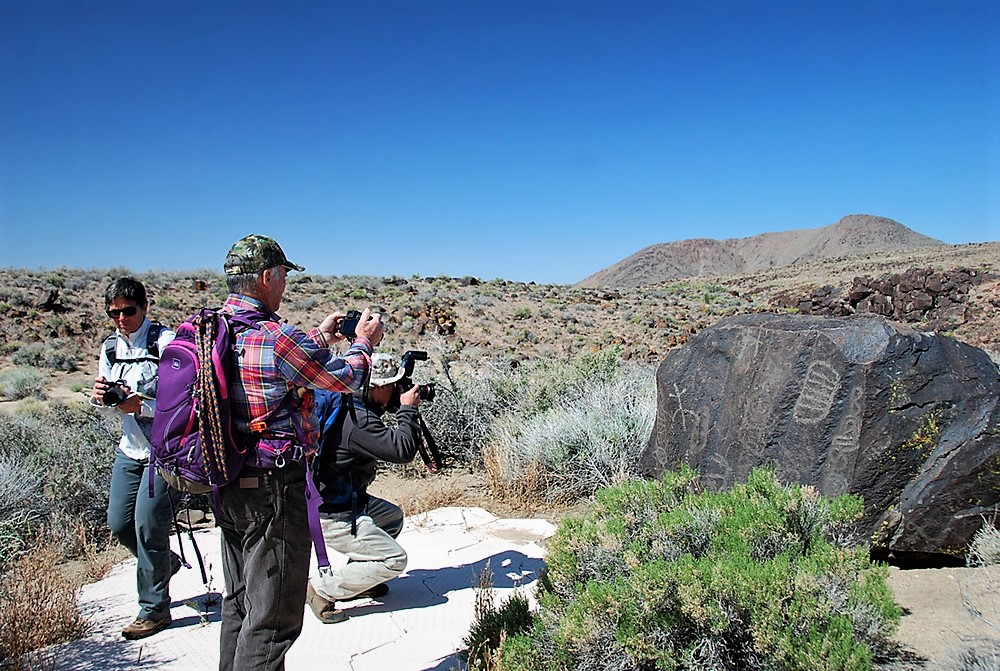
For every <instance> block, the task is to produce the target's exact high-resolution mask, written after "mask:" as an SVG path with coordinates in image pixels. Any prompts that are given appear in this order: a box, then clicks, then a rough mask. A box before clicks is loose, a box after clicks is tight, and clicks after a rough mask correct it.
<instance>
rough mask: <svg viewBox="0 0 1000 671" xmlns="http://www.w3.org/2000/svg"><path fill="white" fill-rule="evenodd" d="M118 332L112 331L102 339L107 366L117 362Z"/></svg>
mask: <svg viewBox="0 0 1000 671" xmlns="http://www.w3.org/2000/svg"><path fill="white" fill-rule="evenodd" d="M117 349H118V334H117V333H112V334H111V335H109V336H108V337H107V338H105V339H104V357H105V358H106V359H107V360H108V366H110V367H112V368H113V367H114V365H115V364H116V363H118V355H117V353H116V350H117Z"/></svg>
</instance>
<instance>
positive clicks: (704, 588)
mask: <svg viewBox="0 0 1000 671" xmlns="http://www.w3.org/2000/svg"><path fill="white" fill-rule="evenodd" d="M861 510H862V502H861V501H860V500H859V499H857V498H856V497H852V496H842V497H838V498H836V499H833V500H828V499H825V498H823V497H820V496H819V495H818V494H817V493H816V491H815V490H814V489H812V488H810V487H804V486H784V485H781V484H780V483H778V481H777V480H776V478H775V476H774V474H773V472H772V471H770V470H767V469H760V470H757V471H754V472H753V473H752V474H751V475H750V477H749V478H748V480H747V482H746V483H745V484H741V485H737V486H735V487H733V488H732V490H730V491H727V492H721V493H711V492H705V491H701V489H700V486H699V483H698V479H697V477H696V475H695V474H694V473H693V472H692V471H690V470H688V469H684V470H682V471H679V472H676V473H668V474H666V475H664V477H663V478H662V479H661V480H659V481H653V482H645V481H632V482H629V483H626V484H623V485H621V486H618V487H612V488H608V489H604V490H601V491H600V492H598V494H597V497H596V501H595V503H594V504H593V508H592V512H591V513H590V514H588V515H587V516H586V517H585V518H579V519H577V518H571V519H567V520H564V521H563V523H562V525H561V526H560V529H559V531H558V533H557V534H556V536H555V537H554V539H553V540H552V542H551V544H550V547H549V550H548V554H547V564H548V572H547V574H546V575H545V577H544V579H543V580H542V581H541V583H540V589H539V597H540V609H539V611H538V613H537V615H536V617H535V619H534V623H533V625H532V628H531V630H530V632H528V633H525V634H520V635H514V636H511V637H508V638H507V639H506V641H505V642H504V644H503V645H502V646H501V649H500V651H499V654H498V655H494V659H497V660H498V663H497V668H498V669H505V670H508V671H513V670H519V671H528V670H531V671H535V670H545V669H552V670H555V669H559V670H561V671H564V670H565V671H569V670H584V669H587V670H590V669H593V670H595V671H596V670H597V669H621V670H626V669H635V670H637V671H638V670H642V669H663V670H673V669H677V670H679V669H732V670H734V671H735V670H737V669H740V670H744V669H789V670H797V669H801V670H803V671H805V670H810V671H811V670H813V669H870V668H871V666H872V663H873V660H874V659H875V658H876V657H877V656H879V655H885V654H888V652H889V651H890V650H891V648H892V645H891V642H890V637H891V635H892V633H893V631H894V630H895V627H896V625H897V623H898V620H899V617H900V609H899V607H898V606H897V605H896V604H895V602H894V601H893V599H892V596H891V592H890V590H889V587H888V584H887V582H886V576H887V569H886V568H885V567H884V566H879V565H876V564H873V563H872V562H871V561H870V560H869V558H868V553H867V550H866V549H865V548H863V547H845V546H844V545H841V544H839V543H838V542H835V540H834V539H836V538H844V537H846V534H844V533H842V530H843V528H844V527H846V526H848V525H850V523H851V522H852V521H853V520H855V519H856V518H857V517H858V515H860V513H861Z"/></svg>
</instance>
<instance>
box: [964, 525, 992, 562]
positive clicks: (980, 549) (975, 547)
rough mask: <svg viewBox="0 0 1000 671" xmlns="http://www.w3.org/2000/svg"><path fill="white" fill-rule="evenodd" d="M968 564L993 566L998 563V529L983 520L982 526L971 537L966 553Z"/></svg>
mask: <svg viewBox="0 0 1000 671" xmlns="http://www.w3.org/2000/svg"><path fill="white" fill-rule="evenodd" d="M966 563H968V565H969V566H995V565H997V564H1000V529H997V528H996V527H995V526H993V524H991V523H989V522H987V521H986V520H983V526H982V527H980V529H979V531H977V532H976V533H975V535H973V537H972V542H971V543H970V544H969V552H968V554H967V555H966Z"/></svg>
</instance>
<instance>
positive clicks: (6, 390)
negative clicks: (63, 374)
mask: <svg viewBox="0 0 1000 671" xmlns="http://www.w3.org/2000/svg"><path fill="white" fill-rule="evenodd" d="M46 379H47V378H46V376H45V374H44V373H41V372H39V371H37V370H35V369H33V368H28V367H25V366H19V367H17V368H8V369H7V370H4V371H0V398H2V399H3V400H5V401H17V400H20V399H22V398H37V399H44V398H45V381H46Z"/></svg>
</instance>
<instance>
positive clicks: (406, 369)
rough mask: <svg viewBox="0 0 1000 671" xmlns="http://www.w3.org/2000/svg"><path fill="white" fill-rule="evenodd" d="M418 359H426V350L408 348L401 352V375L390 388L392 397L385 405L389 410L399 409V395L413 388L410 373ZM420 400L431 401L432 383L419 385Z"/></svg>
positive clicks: (432, 396)
mask: <svg viewBox="0 0 1000 671" xmlns="http://www.w3.org/2000/svg"><path fill="white" fill-rule="evenodd" d="M418 361H427V352H423V351H420V350H410V351H408V352H406V353H405V354H403V358H402V359H401V360H400V367H401V368H402V369H403V377H401V378H399V379H398V380H397V381H396V384H394V385H393V388H392V398H391V399H389V405H388V406H386V407H387V409H388V410H389V411H390V412H395V411H396V410H399V406H400V405H401V404H400V401H399V395H400V394H402V393H404V392H407V391H409V390H410V389H412V388H413V384H414V383H413V380H412V379H411V377H410V376H411V375H413V366H414V364H416V363H417V362H418ZM419 393H420V400H421V401H428V402H430V401H433V400H434V393H435V389H434V384H433V383H430V384H422V385H420V392H419Z"/></svg>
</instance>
